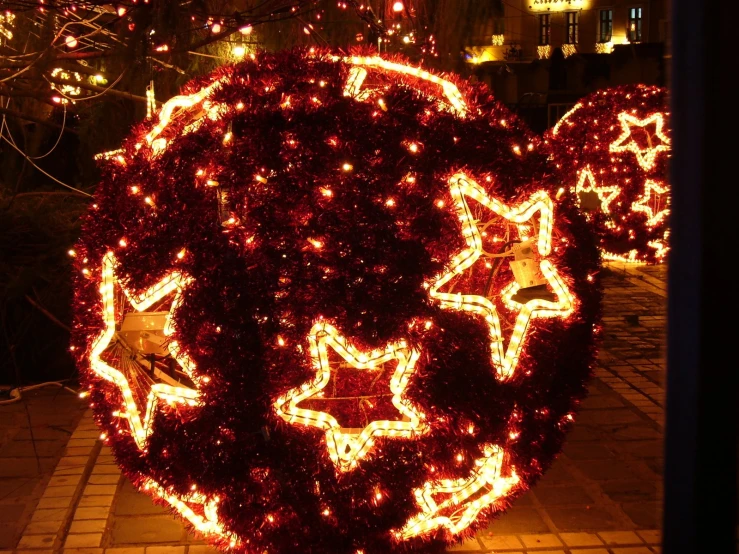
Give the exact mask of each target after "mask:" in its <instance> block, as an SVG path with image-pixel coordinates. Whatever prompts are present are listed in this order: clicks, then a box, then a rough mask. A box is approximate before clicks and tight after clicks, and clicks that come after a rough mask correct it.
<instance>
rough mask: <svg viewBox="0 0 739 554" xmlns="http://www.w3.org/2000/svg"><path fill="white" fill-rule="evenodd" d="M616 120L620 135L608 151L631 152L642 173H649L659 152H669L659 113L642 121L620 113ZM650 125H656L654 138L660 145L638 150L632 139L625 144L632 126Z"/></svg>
mask: <svg viewBox="0 0 739 554" xmlns="http://www.w3.org/2000/svg"><path fill="white" fill-rule="evenodd" d="M618 120H619V122H620V123H621V135H620V136H619V137H618V138H617V139H616V140H615V141H613V142H612V143H611V144H610V146H609V150H610V151H611V152H633V153H634V155H635V156H636V161H637V162H638V163H639V166H640V167H641V168H642V169H643V170H644V171H649V170H650V169H652V167H654V163H655V161H656V159H657V155H658V154H659V153H660V152H669V150H670V139H669V138H668V137H667V136H666V135H665V134H664V133H663V132H662V128H663V127H664V124H665V120H664V117H663V116H662V113H661V112H655V113H653V114H652V115H650V116H648V117H646V118H644V119H639V118H638V117H635V116H633V115H631V114H629V113H628V112H621V113H620V114H618ZM652 123H655V124H656V125H655V131H654V136H656V137H657V138H658V139H659V140H661V141H662V144H658V145H656V146H648V147H647V148H640V147H639V145H638V144H637V142H636V141H635V140H634V139H633V138H632V139H631V140H630V141H629V142H626V139H628V138H630V137H631V127H632V126H634V127H646V126H647V125H651V124H652ZM625 142H626V143H625ZM624 143H625V144H624Z"/></svg>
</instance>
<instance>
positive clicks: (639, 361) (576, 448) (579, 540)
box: [0, 264, 666, 554]
mask: <svg viewBox="0 0 739 554" xmlns="http://www.w3.org/2000/svg"><path fill="white" fill-rule="evenodd" d="M604 283H605V287H606V297H605V305H604V314H605V317H604V322H603V323H604V325H603V343H602V347H601V351H600V355H599V359H598V363H597V366H596V368H595V378H594V379H593V380H592V382H591V383H590V387H589V390H590V393H589V395H588V397H587V398H586V399H585V401H584V402H583V403H582V406H581V411H580V413H579V415H578V417H577V419H576V424H575V426H574V428H573V430H572V431H571V433H570V434H569V436H568V438H567V442H566V444H565V446H564V449H563V452H562V454H561V455H560V456H559V457H558V459H557V461H556V462H555V463H554V465H553V466H552V468H551V469H550V470H549V471H548V472H547V473H546V474H545V475H544V476H543V477H542V479H541V480H540V481H539V482H538V483H537V484H536V486H535V487H534V488H533V489H532V490H531V491H529V492H528V493H527V494H526V495H524V496H523V497H521V498H520V499H518V500H517V501H516V502H515V503H514V504H513V506H511V508H510V509H509V510H508V511H507V512H506V513H505V514H503V515H502V516H501V517H500V518H499V519H496V520H495V521H494V522H493V523H492V524H491V525H490V526H489V527H488V528H487V529H484V530H481V531H480V532H478V533H477V535H476V536H475V537H474V538H473V539H471V540H467V541H465V542H464V543H462V544H460V545H456V546H453V547H451V548H449V551H450V552H477V553H484V552H493V551H494V552H500V553H506V554H524V553H531V554H578V553H579V554H652V553H655V552H660V546H659V545H660V532H659V527H660V522H661V499H662V482H661V480H662V466H663V440H662V434H663V433H662V427H663V418H664V412H663V406H664V371H665V356H666V351H665V345H666V328H665V326H666V268H665V267H664V266H657V267H632V266H628V265H625V264H609V265H608V266H607V268H606V270H605V272H604ZM0 414H2V412H0ZM97 436H98V432H97V430H96V429H95V427H94V425H93V424H92V423H91V419H90V417H89V414H88V416H87V417H85V418H84V419H83V420H82V423H81V424H80V426H79V427H78V428H77V430H76V431H75V432H74V434H73V435H72V438H71V440H70V441H69V444H68V448H67V452H66V454H65V456H64V457H63V458H61V460H60V461H59V464H58V465H57V468H56V470H55V471H54V474H53V477H51V479H50V480H49V482H48V486H47V487H46V489H45V492H44V493H43V496H42V497H41V500H40V501H39V503H38V507H37V509H36V511H35V512H34V513H33V515H32V517H31V518H30V522H28V523H24V525H23V526H22V529H23V532H22V535H20V540H19V542H18V543H17V544H16V545H15V552H16V554H46V553H47V552H59V551H63V552H65V553H67V554H103V553H105V554H209V553H212V552H215V551H214V550H212V549H211V548H210V547H208V546H206V545H205V544H204V543H203V541H202V540H201V539H200V538H199V537H198V536H197V535H195V534H192V533H190V532H188V530H187V529H186V527H185V526H184V525H183V523H181V521H180V520H179V519H177V518H175V517H173V516H172V515H170V513H169V512H168V510H166V509H164V508H161V507H158V506H155V505H154V504H152V502H151V501H150V499H149V497H148V496H145V495H143V494H140V493H138V492H137V491H135V490H134V489H133V487H132V486H131V484H130V483H129V482H128V481H127V480H126V479H122V478H121V477H120V472H119V470H118V468H117V467H116V466H115V463H114V460H113V457H112V455H111V454H110V451H109V450H108V449H107V447H103V446H102V445H101V443H100V442H99V441H97V440H96V437H97ZM11 459H12V458H11ZM9 467H10V471H11V472H12V471H13V467H14V466H12V465H11V466H9ZM0 471H3V470H2V468H1V467H0ZM5 471H6V472H7V471H8V470H5ZM1 475H2V473H0V476H1ZM0 510H2V505H0ZM3 513H4V512H2V511H0V516H2V514H3ZM0 521H3V520H2V519H0ZM3 548H5V549H6V550H7V551H8V552H3V551H2V549H3ZM12 550H13V546H12V545H11V546H8V545H7V542H6V543H5V544H3V543H2V542H0V554H10V551H12Z"/></svg>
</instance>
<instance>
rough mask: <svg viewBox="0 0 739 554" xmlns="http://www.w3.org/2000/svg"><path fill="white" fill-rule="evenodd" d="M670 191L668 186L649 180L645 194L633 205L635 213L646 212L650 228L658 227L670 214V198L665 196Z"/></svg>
mask: <svg viewBox="0 0 739 554" xmlns="http://www.w3.org/2000/svg"><path fill="white" fill-rule="evenodd" d="M669 190H670V189H669V188H668V187H667V186H666V185H664V184H660V183H659V182H657V181H653V180H652V179H647V180H646V181H645V183H644V194H642V195H641V196H640V197H639V198H637V200H636V201H635V202H634V203H633V204H632V205H631V209H632V210H634V211H635V212H644V213H645V214H646V215H647V226H648V227H654V226H655V225H658V224H659V223H660V222H661V221H662V220H663V219H664V218H665V217H667V214H669V213H670V210H669V205H670V202H669V197H668V196H665V195H667V194H668V192H669ZM663 197H664V198H663Z"/></svg>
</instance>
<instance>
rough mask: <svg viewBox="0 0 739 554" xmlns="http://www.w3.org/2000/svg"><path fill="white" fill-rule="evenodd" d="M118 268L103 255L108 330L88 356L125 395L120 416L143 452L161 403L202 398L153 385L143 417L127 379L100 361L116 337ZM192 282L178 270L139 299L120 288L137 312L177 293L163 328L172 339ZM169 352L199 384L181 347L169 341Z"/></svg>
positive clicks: (194, 392) (189, 391) (109, 256)
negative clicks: (176, 317)
mask: <svg viewBox="0 0 739 554" xmlns="http://www.w3.org/2000/svg"><path fill="white" fill-rule="evenodd" d="M116 266H117V261H116V258H115V255H114V254H113V253H112V252H108V253H107V254H106V255H105V256H103V262H102V278H101V284H100V295H101V299H102V307H103V320H104V322H105V329H104V330H103V331H102V332H101V333H100V335H99V336H98V337H97V338H96V339H95V340H94V341H93V343H92V347H91V349H90V356H89V360H90V367H91V368H92V370H93V372H94V373H95V374H96V375H98V376H99V377H101V378H102V379H105V380H106V381H109V382H111V383H113V384H114V385H116V386H117V387H118V389H119V390H120V392H121V395H122V396H123V404H124V409H123V410H121V411H120V412H119V413H118V414H117V415H118V416H119V417H121V418H124V419H126V420H127V421H128V424H129V427H130V429H131V436H132V437H133V439H134V441H135V443H136V446H137V447H138V448H139V449H140V450H143V449H144V448H145V446H146V441H147V439H148V437H149V435H150V434H151V423H152V420H153V416H154V411H155V410H156V409H157V407H158V404H159V401H161V400H163V401H165V402H170V403H171V402H179V403H183V404H186V405H188V406H195V405H196V404H197V401H198V399H199V397H200V393H199V392H198V391H197V390H194V389H191V388H189V387H181V386H178V387H176V386H172V385H167V384H165V383H155V384H154V385H152V386H151V390H150V391H149V394H148V396H147V399H146V406H145V409H144V416H143V418H142V417H141V413H140V411H139V409H138V406H137V404H136V401H135V399H134V396H133V392H132V391H131V387H130V385H129V383H128V379H127V378H126V376H125V375H124V374H123V373H121V372H120V371H118V370H117V369H115V368H114V367H112V366H110V365H108V364H107V363H106V362H105V361H104V360H103V359H102V358H101V355H102V353H103V352H104V351H105V350H106V349H107V348H108V346H110V344H111V342H112V341H113V338H114V337H115V334H116V322H115V286H116V283H117V282H118V280H117V278H116V276H115V268H116ZM189 281H190V278H188V277H187V276H185V275H183V274H182V273H180V272H178V271H175V272H173V273H170V274H169V275H168V276H166V277H165V278H164V279H162V280H161V281H159V282H158V283H156V284H155V285H153V286H152V287H150V288H149V289H148V290H147V291H146V292H144V293H143V294H141V295H138V296H134V295H132V294H131V293H130V292H129V291H128V290H126V288H125V287H123V286H122V285H120V283H119V284H118V286H120V288H121V289H122V290H123V292H124V294H125V295H126V298H127V299H128V301H129V303H130V304H131V305H132V306H133V307H134V309H135V310H136V311H139V312H142V311H144V310H146V309H147V308H149V307H150V306H152V305H153V304H155V303H157V302H158V301H159V300H161V299H162V298H164V297H165V296H167V295H169V294H173V293H174V295H175V296H174V299H173V300H172V304H171V306H170V309H169V313H168V314H167V316H166V319H165V325H164V329H163V333H164V335H165V336H170V335H172V333H173V332H174V321H173V317H172V314H173V313H174V312H175V310H176V309H177V307H178V306H179V304H180V300H181V295H182V290H183V288H184V286H185V285H186V284H187V283H188V282H189ZM168 349H169V352H170V354H171V355H172V357H173V358H174V359H175V360H176V361H177V363H178V364H179V365H180V366H181V367H182V369H183V370H184V371H185V373H187V374H188V376H190V377H191V378H192V379H193V380H194V381H195V382H196V383H197V382H198V381H197V379H196V378H195V376H194V374H193V370H194V368H195V365H194V363H193V362H192V360H191V359H190V357H189V356H188V355H187V354H186V353H185V352H184V351H182V349H181V348H179V345H178V344H177V342H176V341H170V342H169V344H168Z"/></svg>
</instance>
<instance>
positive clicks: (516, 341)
mask: <svg viewBox="0 0 739 554" xmlns="http://www.w3.org/2000/svg"><path fill="white" fill-rule="evenodd" d="M449 189H450V193H451V195H452V198H454V203H455V205H456V208H457V213H458V214H459V219H460V221H461V222H462V235H463V236H464V238H465V241H466V242H467V248H466V249H465V250H463V251H462V252H460V253H459V254H457V255H456V256H455V257H454V258H453V259H452V262H451V264H450V267H449V270H448V271H447V272H446V273H444V274H442V275H440V276H438V277H437V278H436V280H435V281H434V282H433V283H432V284H430V285H429V288H430V295H431V297H432V298H434V299H436V300H438V301H439V302H440V304H441V306H442V307H443V308H448V309H453V310H464V311H469V312H473V313H477V314H480V315H482V316H483V317H484V318H485V322H486V323H487V324H488V327H489V330H490V338H491V342H490V346H491V351H492V352H491V353H492V360H493V364H494V366H495V368H496V374H497V377H498V379H500V380H505V379H509V378H510V377H511V376H512V375H513V374H514V372H515V370H516V366H517V365H518V356H519V353H520V351H521V348H522V346H523V343H524V338H525V336H526V332H527V330H528V326H529V322H530V320H531V318H532V317H563V318H565V317H568V316H569V315H570V314H571V313H572V311H573V307H574V302H575V300H574V298H573V297H572V295H571V294H570V292H569V289H568V288H567V286H566V285H565V283H564V281H563V280H562V278H561V277H560V276H559V273H558V272H557V269H556V268H555V267H554V264H552V262H551V261H549V260H547V259H541V261H540V263H539V266H540V269H541V273H542V275H543V276H544V278H545V279H546V281H547V282H548V284H549V285H550V286H551V288H552V290H553V291H554V294H555V295H556V296H557V301H556V302H552V301H549V300H543V299H533V300H530V301H528V302H526V303H525V304H520V303H518V302H515V301H514V300H513V296H514V295H515V294H516V292H518V290H519V288H520V287H519V285H518V284H517V283H516V282H515V281H513V282H512V283H511V284H509V285H507V286H506V287H504V288H503V289H502V290H501V292H500V295H501V297H502V299H503V302H504V304H505V306H506V307H507V308H509V309H512V310H519V312H518V315H517V316H516V322H515V324H514V327H513V332H512V334H511V338H510V341H509V343H508V348H507V349H506V348H505V347H504V345H503V338H502V331H501V326H500V318H499V316H498V310H497V309H496V307H495V305H494V304H493V303H492V302H491V301H490V300H489V299H487V298H485V297H484V296H480V295H477V294H462V293H446V292H439V289H440V288H441V287H443V286H444V285H445V284H447V283H448V282H449V281H451V280H452V279H453V278H454V277H456V276H457V275H460V274H461V273H463V272H464V271H465V270H467V269H469V268H470V267H471V266H472V265H473V264H474V263H475V262H476V261H477V260H478V258H479V257H480V256H481V255H482V253H483V248H482V236H481V234H480V230H479V229H478V227H477V224H476V221H475V219H474V217H473V216H472V212H471V210H470V209H469V206H468V205H467V201H466V198H467V197H469V198H472V199H473V200H475V201H477V202H479V203H480V204H481V205H482V206H484V207H485V208H487V209H489V210H490V211H492V212H493V213H494V214H495V215H497V216H499V217H502V218H504V219H506V220H508V221H510V222H512V223H514V224H516V226H517V227H518V229H519V234H523V230H522V228H521V227H520V226H521V225H522V224H524V223H525V222H526V221H528V220H529V219H531V218H532V217H533V216H534V214H535V213H536V212H540V213H541V220H540V224H539V234H538V238H537V241H536V244H537V248H538V251H539V256H540V257H541V258H545V257H546V256H547V255H549V253H550V252H551V242H552V224H553V218H554V209H553V204H552V200H551V198H550V197H549V195H548V194H547V193H546V191H543V190H541V191H538V192H535V193H534V194H532V195H531V197H530V198H529V200H527V201H525V202H523V203H521V204H519V205H518V206H515V207H509V206H506V205H505V204H503V203H502V202H500V201H499V200H498V199H496V198H491V197H490V196H488V194H487V192H486V191H485V190H484V189H483V188H482V187H481V186H480V185H479V184H477V183H476V182H475V181H474V180H472V179H470V178H469V177H468V176H467V175H465V174H464V173H457V174H455V175H453V176H452V177H451V179H450V180H449Z"/></svg>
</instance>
